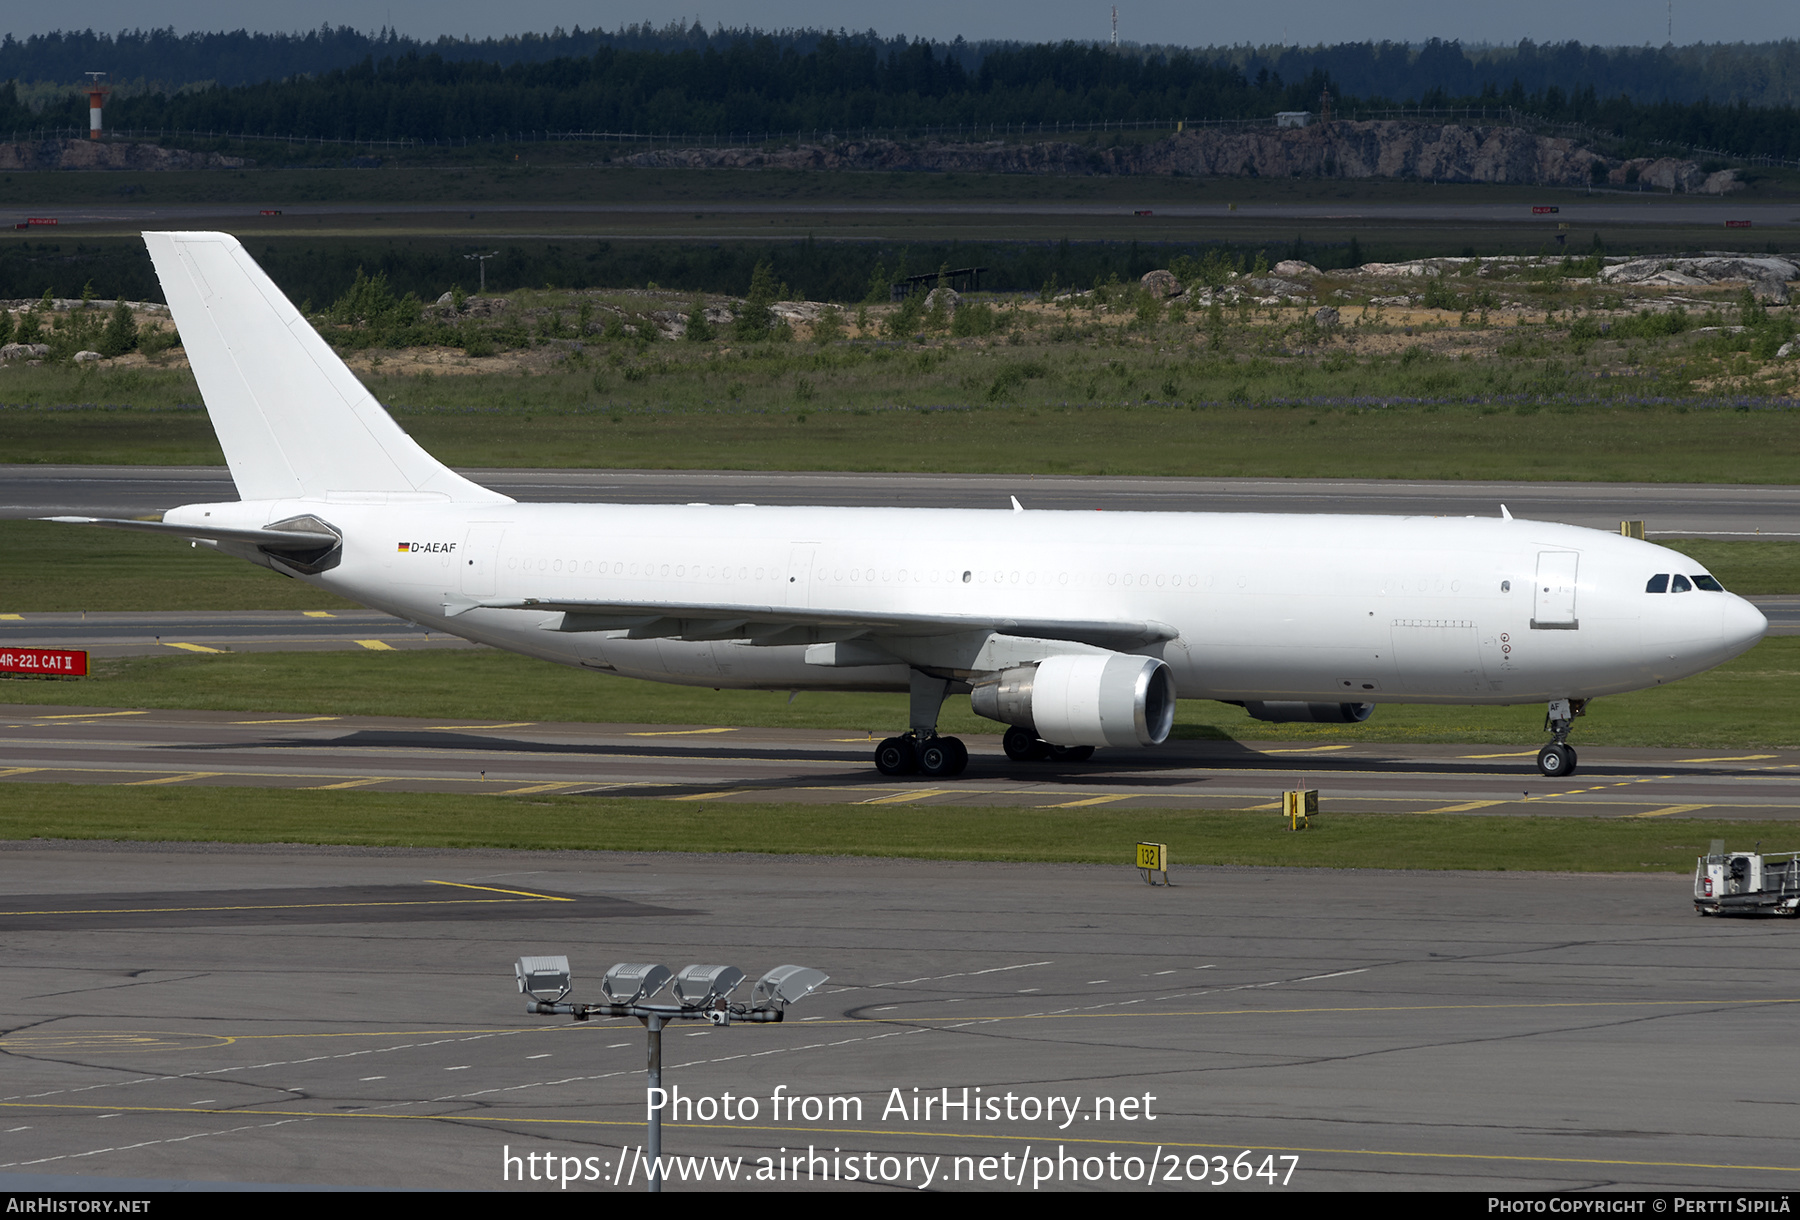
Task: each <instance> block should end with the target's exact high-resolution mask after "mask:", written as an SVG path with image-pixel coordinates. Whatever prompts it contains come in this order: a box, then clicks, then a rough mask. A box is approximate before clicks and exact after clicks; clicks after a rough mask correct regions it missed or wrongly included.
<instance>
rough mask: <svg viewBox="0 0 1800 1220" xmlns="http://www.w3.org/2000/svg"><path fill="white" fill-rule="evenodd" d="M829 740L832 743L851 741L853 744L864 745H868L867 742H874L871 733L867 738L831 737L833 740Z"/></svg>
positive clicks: (873, 736) (873, 735)
mask: <svg viewBox="0 0 1800 1220" xmlns="http://www.w3.org/2000/svg"><path fill="white" fill-rule="evenodd" d="M830 740H832V741H834V742H846V741H853V742H861V743H865V744H866V743H868V742H871V741H874V740H875V734H873V733H870V734H869V735H868V736H866V737H833V738H831V739H830Z"/></svg>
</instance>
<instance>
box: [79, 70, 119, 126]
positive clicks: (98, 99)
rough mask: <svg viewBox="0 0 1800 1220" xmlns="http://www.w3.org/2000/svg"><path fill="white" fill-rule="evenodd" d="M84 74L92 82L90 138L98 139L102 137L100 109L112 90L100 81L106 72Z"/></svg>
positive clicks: (89, 110)
mask: <svg viewBox="0 0 1800 1220" xmlns="http://www.w3.org/2000/svg"><path fill="white" fill-rule="evenodd" d="M82 75H84V76H86V77H87V78H88V79H89V80H90V81H91V82H92V83H91V84H90V85H88V90H87V95H88V139H90V140H98V139H99V138H100V110H101V107H103V106H105V105H106V95H107V94H108V93H111V92H112V90H110V89H108V88H107V87H106V86H105V85H103V84H101V83H100V78H101V77H103V76H105V75H106V73H104V72H84V73H83V74H82Z"/></svg>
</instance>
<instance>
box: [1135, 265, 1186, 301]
mask: <svg viewBox="0 0 1800 1220" xmlns="http://www.w3.org/2000/svg"><path fill="white" fill-rule="evenodd" d="M1138 283H1140V284H1142V285H1143V286H1144V291H1145V292H1148V293H1150V294H1151V295H1153V296H1159V297H1178V296H1180V295H1181V293H1182V288H1183V285H1182V283H1181V281H1180V280H1178V279H1176V278H1175V273H1174V272H1173V271H1166V270H1157V271H1146V272H1144V274H1143V275H1141V276H1139V277H1138Z"/></svg>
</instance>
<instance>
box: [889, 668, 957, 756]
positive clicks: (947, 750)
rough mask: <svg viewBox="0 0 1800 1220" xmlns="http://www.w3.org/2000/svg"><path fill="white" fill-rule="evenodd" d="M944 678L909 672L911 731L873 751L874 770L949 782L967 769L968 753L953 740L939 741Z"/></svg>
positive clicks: (891, 739) (944, 738) (892, 738)
mask: <svg viewBox="0 0 1800 1220" xmlns="http://www.w3.org/2000/svg"><path fill="white" fill-rule="evenodd" d="M949 687H950V683H949V680H948V679H945V678H934V677H932V676H931V675H930V674H926V673H921V672H919V671H918V670H916V669H915V670H913V671H912V707H911V716H910V717H909V719H910V720H911V721H912V728H910V729H909V730H908V731H906V732H905V733H902V734H901V735H900V736H898V737H890V738H888V739H887V740H886V741H884V742H882V743H881V744H880V745H878V746H876V747H875V769H876V770H877V771H879V772H881V773H882V774H883V775H912V774H914V773H917V774H920V775H929V776H931V777H933V778H935V779H948V778H949V777H950V776H952V775H961V774H962V773H963V768H965V767H967V766H968V765H969V750H968V747H966V746H964V745H963V743H962V742H960V741H958V740H957V739H956V738H954V737H939V736H938V731H937V720H938V709H939V708H941V707H943V705H944V692H945V691H946V690H948V689H949Z"/></svg>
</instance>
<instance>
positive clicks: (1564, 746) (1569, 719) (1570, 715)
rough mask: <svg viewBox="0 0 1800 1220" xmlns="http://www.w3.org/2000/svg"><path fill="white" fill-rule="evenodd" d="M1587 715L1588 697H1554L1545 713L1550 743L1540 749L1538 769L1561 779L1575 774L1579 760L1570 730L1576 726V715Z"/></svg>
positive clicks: (1553, 777) (1545, 724) (1545, 725)
mask: <svg viewBox="0 0 1800 1220" xmlns="http://www.w3.org/2000/svg"><path fill="white" fill-rule="evenodd" d="M1585 715H1587V700H1586V699H1552V700H1551V701H1550V708H1549V710H1548V711H1547V712H1546V713H1545V714H1544V728H1545V729H1546V730H1548V731H1549V733H1550V744H1549V745H1547V746H1545V747H1544V748H1543V749H1541V750H1539V751H1538V756H1537V765H1538V770H1539V771H1540V772H1541V773H1542V774H1544V775H1547V776H1549V777H1550V778H1552V779H1560V778H1561V777H1562V776H1565V775H1573V774H1575V764H1576V762H1577V761H1579V760H1578V759H1577V758H1576V755H1575V748H1574V747H1573V746H1571V745H1570V744H1569V730H1570V729H1571V728H1573V727H1574V726H1575V717H1577V716H1585Z"/></svg>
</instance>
